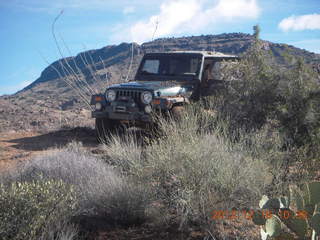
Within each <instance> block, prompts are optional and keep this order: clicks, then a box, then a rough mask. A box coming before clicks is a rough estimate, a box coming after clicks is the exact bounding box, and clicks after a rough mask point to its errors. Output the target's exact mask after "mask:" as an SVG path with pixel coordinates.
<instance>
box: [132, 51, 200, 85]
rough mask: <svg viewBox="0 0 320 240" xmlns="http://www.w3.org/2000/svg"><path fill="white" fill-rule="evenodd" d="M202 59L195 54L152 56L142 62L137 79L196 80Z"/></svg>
mask: <svg viewBox="0 0 320 240" xmlns="http://www.w3.org/2000/svg"><path fill="white" fill-rule="evenodd" d="M201 59H202V56H201V55H194V54H150V55H147V56H146V57H145V58H144V59H143V60H142V62H141V64H140V67H139V70H138V73H137V76H136V78H143V79H146V80H147V79H150V80H153V79H155V78H156V79H157V78H158V77H165V78H172V77H175V78H177V80H179V79H187V80H188V79H194V78H197V77H198V75H199V71H200V66H201Z"/></svg>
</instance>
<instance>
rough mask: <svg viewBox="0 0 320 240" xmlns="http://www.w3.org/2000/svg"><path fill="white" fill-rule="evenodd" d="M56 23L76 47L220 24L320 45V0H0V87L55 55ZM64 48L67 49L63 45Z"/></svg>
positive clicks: (29, 77) (312, 47)
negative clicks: (260, 30)
mask: <svg viewBox="0 0 320 240" xmlns="http://www.w3.org/2000/svg"><path fill="white" fill-rule="evenodd" d="M61 10H63V14H62V15H61V17H60V18H59V19H58V21H57V23H56V25H55V29H56V36H57V38H58V40H59V42H60V45H61V46H62V47H63V46H64V44H63V41H64V42H65V43H66V45H67V46H68V48H69V49H70V51H71V55H76V54H78V53H79V52H81V51H84V50H88V49H96V48H101V47H104V46H106V45H110V44H119V43H121V42H132V41H135V42H138V43H142V42H145V41H150V40H151V39H152V36H153V34H154V30H155V29H157V30H156V33H155V36H154V38H159V37H168V36H169V37H172V36H174V37H179V36H189V35H200V34H220V33H225V32H227V33H228V32H244V33H252V26H253V25H255V24H259V25H260V27H261V29H262V32H261V38H262V39H264V40H269V41H272V42H277V43H287V44H291V45H294V46H296V47H300V48H303V49H306V50H309V51H312V52H317V53H320V0H304V1H301V0H281V1H280V0H135V1H129V0H10V1H9V0H0V41H1V44H0V52H1V58H0V72H1V74H0V95H2V94H11V93H14V92H16V91H17V90H20V89H22V88H23V87H25V86H26V85H28V84H30V83H31V82H32V81H34V80H36V79H37V78H38V77H39V76H40V74H41V71H42V70H43V69H44V68H45V67H47V66H48V63H47V62H49V63H52V62H53V61H55V60H57V59H59V58H60V56H59V53H58V50H57V48H56V46H55V44H54V40H53V37H52V34H51V26H52V23H53V20H54V19H55V17H56V16H57V15H58V14H59V13H60V12H61ZM63 55H64V56H69V55H70V53H69V52H68V50H66V49H65V48H64V49H63Z"/></svg>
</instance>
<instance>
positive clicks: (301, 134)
mask: <svg viewBox="0 0 320 240" xmlns="http://www.w3.org/2000/svg"><path fill="white" fill-rule="evenodd" d="M319 80H320V76H319V75H317V74H316V73H315V72H314V71H312V69H311V67H310V66H308V65H306V64H305V63H304V62H303V60H302V59H298V60H297V61H296V63H295V65H294V66H293V67H292V68H291V69H290V71H286V72H284V73H283V75H282V82H284V83H286V84H284V83H282V86H281V93H282V101H281V103H280V104H279V107H278V109H277V110H278V111H277V116H278V119H279V121H280V127H281V129H280V130H281V131H282V133H283V135H284V137H285V139H286V141H287V142H288V143H290V144H291V145H295V146H297V147H301V146H310V147H312V148H313V147H317V146H318V142H319V137H320V121H319V120H320V115H319V110H320V88H319Z"/></svg>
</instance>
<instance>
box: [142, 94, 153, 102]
mask: <svg viewBox="0 0 320 240" xmlns="http://www.w3.org/2000/svg"><path fill="white" fill-rule="evenodd" d="M141 101H142V102H143V103H144V104H149V103H151V101H152V94H151V92H143V93H142V94H141Z"/></svg>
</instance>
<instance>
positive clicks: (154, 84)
mask: <svg viewBox="0 0 320 240" xmlns="http://www.w3.org/2000/svg"><path fill="white" fill-rule="evenodd" d="M114 88H116V89H135V90H148V91H153V92H154V94H155V96H176V95H186V94H188V93H191V92H192V90H193V88H194V83H192V82H191V83H190V82H181V81H179V82H178V81H136V82H128V83H120V84H115V85H112V86H110V87H109V88H108V89H114Z"/></svg>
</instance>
